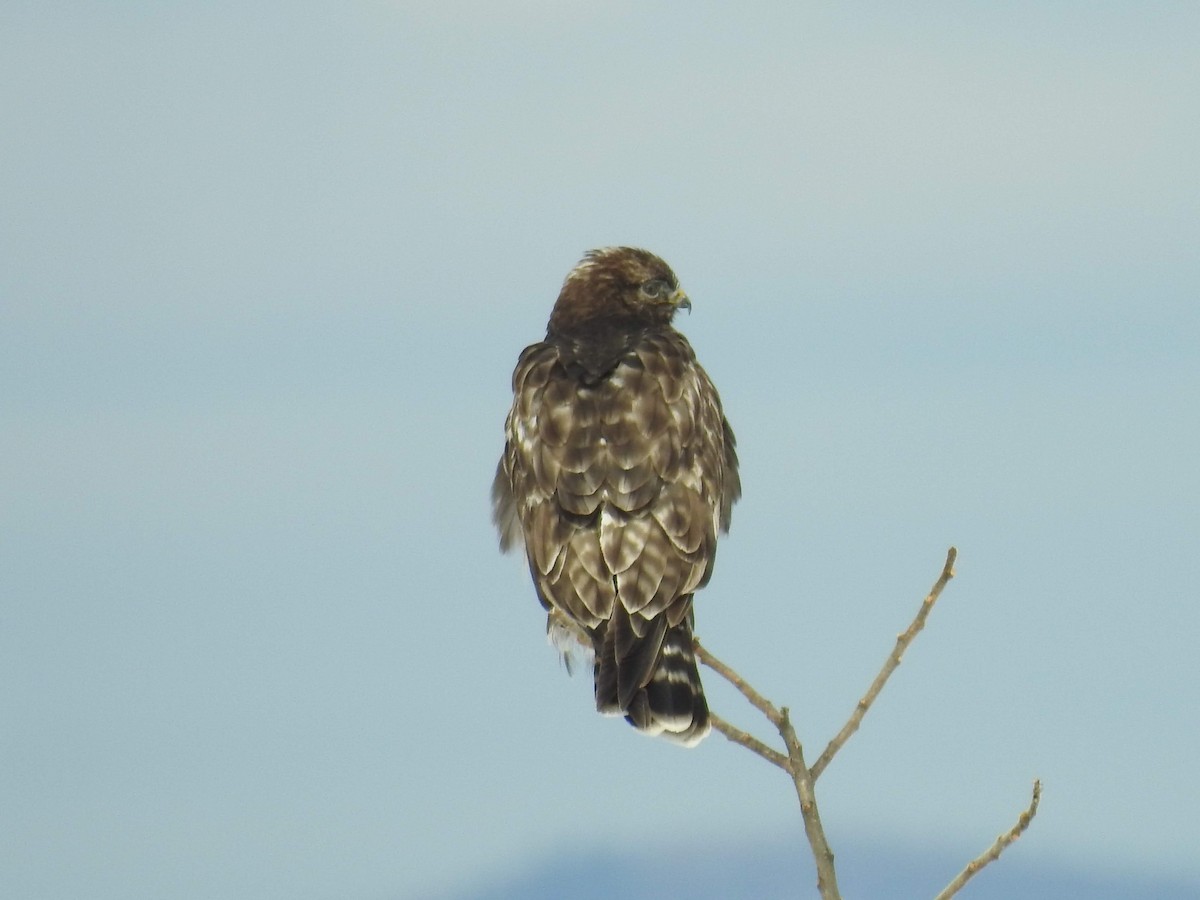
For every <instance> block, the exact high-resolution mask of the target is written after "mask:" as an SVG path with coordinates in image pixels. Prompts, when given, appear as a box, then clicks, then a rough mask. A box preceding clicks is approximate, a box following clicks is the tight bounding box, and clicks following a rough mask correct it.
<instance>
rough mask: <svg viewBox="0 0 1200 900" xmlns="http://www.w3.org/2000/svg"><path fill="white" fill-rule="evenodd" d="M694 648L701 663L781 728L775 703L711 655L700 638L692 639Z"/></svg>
mask: <svg viewBox="0 0 1200 900" xmlns="http://www.w3.org/2000/svg"><path fill="white" fill-rule="evenodd" d="M692 647H693V650H694V652H695V654H696V659H698V660H700V662H701V663H703V664H704V665H706V666H708V667H709V668H710V669H712V670H713V671H714V672H716V673H717V674H718V675H720V676H721V677H722V678H724V679H725V680H726V681H728V682H729V683H730V684H732V685H733V686H734V687H735V688H737V689H738V690H739V691H741V693H742V696H743V697H745V698H746V699H747V700H749V701H750V705H751V706H753V707H754V708H755V709H757V710H758V711H759V712H761V713H762V714H763V715H764V716H766V717H767V719H768V720H769V721H770V723H771V724H772V725H774V726H775V727H776V728H778V727H779V710H778V709H777V708H776V707H775V704H774V703H772V702H771V701H770V700H768V699H767V698H766V697H764V696H763V695H762V694H760V693H759V692H758V691H756V690H755V689H754V688H752V687H751V686H750V685H749V684H747V683H746V679H744V678H742V676H741V675H739V674H738V673H737V672H735V671H733V669H731V668H729V666H727V665H725V663H723V662H721V661H720V660H719V659H717V658H716V657H715V656H713V655H712V654H711V653H709V652H708V650H707V649H705V648H704V646H703V645H702V644H701V643H700V639H699V638H693V639H692Z"/></svg>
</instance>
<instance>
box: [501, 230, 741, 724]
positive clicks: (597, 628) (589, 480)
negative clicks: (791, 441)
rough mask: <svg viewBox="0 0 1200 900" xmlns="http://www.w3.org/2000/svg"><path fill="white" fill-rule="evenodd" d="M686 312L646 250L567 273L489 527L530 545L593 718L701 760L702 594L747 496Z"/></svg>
mask: <svg viewBox="0 0 1200 900" xmlns="http://www.w3.org/2000/svg"><path fill="white" fill-rule="evenodd" d="M681 308H682V309H688V310H690V309H691V302H690V301H689V300H688V297H687V295H686V294H685V293H684V292H683V291H682V290H681V289H680V287H679V282H678V280H677V279H676V278H675V273H674V272H672V271H671V269H670V267H669V266H668V265H667V264H666V263H665V262H663V261H662V260H661V259H659V258H658V257H657V256H655V255H654V254H652V253H648V252H647V251H645V250H638V249H634V248H632V247H607V248H603V249H600V250H592V251H590V252H589V253H587V254H586V255H585V256H584V257H583V259H582V260H581V261H580V262H579V264H578V265H577V266H575V268H574V269H572V270H571V271H570V273H569V274H568V275H567V277H566V280H565V281H564V282H563V286H562V290H561V291H560V292H559V295H558V301H557V302H556V303H555V304H554V310H553V311H552V312H551V314H550V322H549V324H548V326H547V328H546V339H545V340H544V341H539V342H538V343H536V344H532V345H531V346H529V347H526V348H525V350H524V351H523V352H522V353H521V356H520V358H519V359H518V361H517V367H516V370H515V371H514V372H513V380H512V385H513V405H512V409H511V411H510V412H509V414H508V419H507V421H506V423H505V437H506V441H505V447H504V454H503V455H502V456H501V458H500V464H499V466H498V467H497V470H496V480H495V483H494V485H493V488H492V515H493V519H494V520H495V523H496V527H497V528H498V529H499V531H500V547H501V549H502V550H508V549H511V548H513V547H516V546H518V545H519V544H520V543H521V542H522V541H523V542H524V545H525V555H526V558H527V559H528V562H529V570H530V572H531V574H532V575H533V584H534V588H535V589H536V591H537V595H538V599H539V600H540V601H541V603H542V606H544V607H545V608H546V610H547V612H548V614H549V615H548V620H547V630H548V632H549V634H550V637H551V639H552V641H553V642H554V643H555V644H556V645H558V646H559V647H560V649H561V648H563V647H564V646H566V645H568V644H570V643H572V642H578V643H579V644H582V645H583V647H584V648H585V650H587V651H589V652H590V653H591V654H592V656H593V674H594V677H595V689H596V708H597V709H598V710H599V711H600V712H601V713H604V714H607V715H624V716H625V718H626V719H627V720H628V721H629V722H630V723H631V724H632V725H633V726H634V727H636V728H638V729H639V730H641V731H644V732H646V733H648V734H661V735H663V736H664V737H667V738H670V739H672V740H675V741H678V742H679V743H683V744H686V745H689V746H690V745H694V744H695V743H697V742H698V741H700V739H701V738H703V737H704V736H705V735H706V734H707V733H708V731H709V727H710V726H709V720H708V704H707V703H706V702H705V699H704V689H703V687H702V686H701V684H700V675H699V672H698V671H697V669H696V659H695V655H694V654H693V650H692V622H693V613H692V596H693V592H695V591H696V590H697V589H699V588H702V587H704V585H706V584H707V583H708V580H709V578H710V577H711V576H712V570H713V560H714V558H715V557H716V552H717V534H718V532H724V531H726V530H728V528H729V520H730V510H731V508H732V506H733V504H734V501H736V500H737V499H738V497H739V496H740V495H741V482H740V479H739V477H738V461H737V453H736V451H735V449H734V438H733V431H732V430H731V429H730V427H729V422H728V421H727V420H726V419H725V414H724V412H723V411H722V408H721V400H720V398H719V397H718V396H717V390H716V388H715V387H713V384H712V382H711V381H710V380H709V378H708V375H707V374H706V373H705V371H704V370H703V369H702V368H700V365H699V363H697V362H696V355H695V353H694V352H693V351H692V348H691V345H690V344H688V342H687V339H686V338H684V336H683V335H682V334H680V333H679V332H678V331H676V330H675V329H674V328H673V327H672V325H671V320H672V318H673V317H674V315H675V312H676V311H677V310H679V309H681ZM568 659H569V656H568Z"/></svg>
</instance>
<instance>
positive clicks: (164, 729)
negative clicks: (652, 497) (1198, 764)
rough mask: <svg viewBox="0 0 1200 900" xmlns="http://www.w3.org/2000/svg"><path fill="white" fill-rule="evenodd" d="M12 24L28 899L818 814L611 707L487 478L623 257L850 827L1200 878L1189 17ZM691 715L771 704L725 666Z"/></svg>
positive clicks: (240, 13)
mask: <svg viewBox="0 0 1200 900" xmlns="http://www.w3.org/2000/svg"><path fill="white" fill-rule="evenodd" d="M1045 6H1047V4H1041V3H1016V4H962V3H950V2H942V3H926V4H918V5H911V4H903V5H901V4H882V3H865V4H854V5H844V4H837V5H835V4H821V5H812V4H800V5H795V6H792V5H789V6H787V7H785V6H784V5H783V4H750V5H746V4H741V5H739V6H738V8H737V10H736V11H734V9H733V7H732V6H727V5H725V4H716V3H699V4H689V5H688V6H687V7H686V8H685V7H683V6H681V5H667V4H632V3H608V4H598V3H586V4H585V3H572V2H549V0H525V2H520V3H514V4H504V5H501V4H490V3H484V2H477V3H453V2H450V3H421V4H413V3H402V2H400V3H386V2H369V3H338V4H332V3H331V4H318V3H286V4H285V3H274V4H255V5H253V8H252V9H248V8H246V7H245V5H244V4H232V3H224V4H204V5H198V4H186V5H185V4H170V3H166V4H150V3H111V4H71V3H64V4H46V3H21V2H9V3H5V4H4V5H3V7H0V120H2V121H3V127H2V129H0V159H2V160H3V165H0V196H2V198H3V200H2V202H0V384H3V390H2V391H0V421H2V422H3V427H2V429H0V723H2V724H0V831H3V832H4V834H3V839H2V840H0V893H2V894H4V895H5V896H12V897H38V898H78V897H82V896H87V897H89V898H123V900H125V898H138V897H147V898H150V897H155V898H157V897H174V898H193V897H194V898H208V897H234V898H242V897H245V898H251V897H253V898H275V897H277V898H305V897H311V898H318V897H334V896H336V897H356V898H384V897H387V898H410V897H419V896H423V895H426V894H428V893H430V892H432V891H435V890H452V889H454V888H455V887H456V886H462V885H468V884H471V883H479V882H480V881H481V880H486V879H489V878H498V877H502V876H503V875H504V874H505V873H509V872H512V871H515V870H517V869H519V868H521V867H523V866H526V865H529V864H531V863H533V862H535V861H536V860H538V859H542V858H545V857H546V856H547V855H551V854H553V853H555V852H556V851H558V850H560V849H561V850H563V851H565V850H566V849H569V848H577V847H581V846H594V845H601V844H612V845H617V846H623V845H629V846H642V847H644V846H647V845H650V846H653V845H655V844H661V845H663V846H676V845H678V844H679V843H680V842H681V841H685V840H688V839H690V838H696V839H704V840H709V839H711V838H712V837H713V836H714V835H719V834H721V833H729V832H732V833H734V834H736V835H738V836H739V837H740V838H742V839H746V838H752V837H753V836H754V835H756V834H763V835H767V834H778V833H779V832H781V831H783V832H787V831H794V832H795V833H796V835H797V840H799V823H798V816H797V813H796V809H795V800H794V798H793V797H792V796H791V795H790V790H789V787H788V784H787V782H786V781H785V780H783V779H782V777H781V776H779V775H778V774H777V773H776V772H774V771H772V770H770V769H768V768H767V767H766V766H765V765H764V764H763V763H761V762H760V761H759V760H757V759H754V758H752V757H750V756H749V755H748V754H746V753H745V752H744V751H742V750H739V749H737V748H734V747H731V746H729V745H728V744H727V743H726V742H725V741H724V740H723V739H721V738H720V737H719V736H716V737H713V738H712V739H710V740H708V741H706V742H705V743H704V744H703V745H702V746H701V747H700V748H698V749H696V750H695V751H691V752H689V751H685V750H681V749H680V748H678V747H675V746H672V745H669V744H666V743H663V742H655V741H651V740H647V739H644V738H642V737H639V736H638V735H637V734H635V733H634V732H633V731H632V730H631V729H629V728H627V727H625V726H624V725H622V724H621V723H619V722H615V721H611V720H605V719H602V718H600V717H598V716H596V715H595V714H594V712H592V710H591V700H590V687H589V685H588V684H587V680H586V679H578V678H577V679H568V678H566V677H565V676H564V675H563V673H562V672H561V669H560V666H559V664H558V662H557V660H556V658H555V656H554V654H553V653H552V651H551V650H550V649H549V648H548V647H547V646H546V645H545V643H544V639H543V636H542V628H543V617H542V613H541V611H540V609H539V607H538V605H537V603H536V601H535V599H534V597H533V593H532V589H531V588H530V586H529V584H528V578H527V574H526V573H525V571H524V570H523V565H522V564H521V563H520V562H519V561H517V560H515V559H511V558H504V557H501V556H499V555H498V553H497V551H496V548H495V539H494V535H493V533H492V530H491V525H490V523H489V521H488V513H489V509H488V488H489V483H490V479H491V475H492V469H493V466H494V462H495V459H496V457H497V455H498V453H499V451H500V447H501V440H502V437H501V425H502V421H503V418H504V414H505V411H506V408H507V405H508V398H509V380H508V379H509V374H510V372H511V368H512V365H513V363H514V361H515V359H516V356H517V354H518V352H519V351H520V350H521V348H522V347H523V346H524V345H525V344H526V343H529V342H531V341H533V340H536V339H537V338H539V337H540V336H541V333H542V330H543V328H544V323H545V318H546V316H547V314H548V312H549V309H550V306H551V304H552V303H553V300H554V296H555V294H556V291H557V287H558V284H559V282H560V281H561V279H562V277H563V275H564V274H565V273H566V271H567V270H568V269H569V268H570V267H571V266H572V265H573V264H574V262H575V261H576V260H577V259H578V257H579V255H580V254H581V253H582V252H583V251H584V250H586V249H588V248H589V247H593V246H598V245H604V244H612V243H628V244H636V245H642V246H645V247H647V248H649V249H651V250H653V251H655V252H657V253H659V254H660V255H662V256H663V257H664V258H666V259H667V260H668V261H669V262H670V263H671V264H672V266H673V267H674V268H675V270H676V272H677V273H678V274H679V276H680V278H681V281H682V283H683V285H684V286H685V287H686V289H687V290H688V292H689V294H690V295H691V297H692V298H693V301H694V304H695V309H694V311H693V313H692V314H691V315H690V316H689V317H685V318H684V319H683V320H682V323H681V327H682V328H683V330H684V331H685V332H686V333H687V334H688V336H689V337H690V338H691V339H692V342H693V344H694V346H695V347H696V349H697V351H698V353H699V355H700V357H701V360H702V361H703V363H704V364H705V366H706V367H707V369H708V370H709V372H710V374H711V375H712V376H713V378H714V380H715V381H716V383H717V385H718V386H719V387H720V389H721V391H722V395H723V397H724V400H725V405H726V409H727V412H728V415H729V418H730V420H731V421H732V423H733V425H734V428H735V430H736V432H737V435H738V439H739V448H740V450H741V455H742V459H743V481H744V485H745V496H744V499H743V501H742V503H741V504H740V505H739V506H738V507H737V509H736V511H735V516H734V524H733V531H732V534H731V536H730V538H729V540H728V541H726V542H725V543H724V544H723V546H722V551H721V558H720V561H719V564H718V566H717V571H716V575H715V577H714V579H713V582H712V584H711V585H710V586H709V588H708V589H706V590H705V592H704V593H703V595H702V596H701V597H700V598H699V600H698V603H697V623H698V631H699V633H700V634H701V636H702V637H703V638H704V639H705V641H706V643H707V644H708V645H709V646H710V647H711V649H713V650H714V651H715V652H717V653H718V654H720V655H722V656H723V657H725V658H727V660H728V661H729V662H731V663H733V664H734V665H736V666H738V667H739V668H740V669H742V670H743V672H744V673H745V674H746V675H747V676H748V677H750V678H751V679H752V680H753V681H754V682H755V683H756V684H757V685H758V686H759V687H760V688H761V689H762V690H763V691H765V692H766V693H767V694H769V695H770V696H772V697H773V698H775V699H777V700H778V701H780V702H785V703H789V704H790V705H791V706H792V709H793V714H794V717H795V719H796V722H797V723H798V725H799V728H800V732H801V736H802V737H803V738H804V739H805V740H806V741H807V743H808V746H809V747H810V748H811V750H810V752H813V751H815V750H819V749H820V747H821V746H823V744H824V742H825V741H826V740H827V739H828V737H829V736H830V735H831V734H832V733H833V732H834V731H836V729H837V728H838V727H839V725H840V724H841V722H842V721H843V720H844V718H845V716H846V715H847V714H848V713H849V711H850V710H851V708H852V707H853V704H854V702H855V701H856V700H857V699H858V697H859V695H860V694H861V692H862V690H863V689H864V688H865V686H866V684H867V683H868V681H869V680H870V678H871V676H872V675H873V674H874V671H875V670H876V669H877V667H878V665H879V663H880V662H881V661H882V658H883V656H884V654H885V653H886V652H887V650H888V648H889V647H890V645H891V642H892V639H893V637H894V635H895V633H896V632H897V631H898V630H899V629H901V628H902V627H903V626H904V625H905V624H906V622H907V621H908V619H909V617H910V616H911V615H912V613H913V612H914V611H915V608H916V604H917V603H918V602H919V600H920V598H921V596H922V595H923V594H924V592H925V590H926V589H927V588H928V586H929V584H930V583H931V582H932V581H933V579H934V577H935V576H936V574H937V572H938V570H939V568H940V566H941V563H942V559H943V557H944V554H945V550H946V548H947V546H949V545H950V544H951V543H954V544H956V545H957V546H958V547H959V549H960V554H961V555H960V563H959V578H958V579H957V580H956V581H955V582H954V583H953V584H952V585H951V587H950V588H949V590H948V592H947V595H946V597H945V599H944V605H943V606H942V607H940V608H939V609H938V610H937V612H936V614H935V616H934V617H933V619H932V620H931V622H930V626H929V628H928V630H927V632H926V633H925V634H924V635H923V636H922V637H921V639H920V641H919V643H918V644H917V645H916V646H915V647H914V648H913V650H912V651H911V653H910V656H909V657H908V658H907V659H906V661H905V664H904V665H903V666H902V667H901V670H900V671H899V672H898V674H897V676H896V678H895V680H894V682H893V683H892V684H891V685H890V686H889V688H888V690H887V693H886V694H885V695H884V697H883V700H882V701H881V702H880V704H879V705H878V707H877V708H876V709H875V710H874V711H873V712H872V713H871V716H870V717H869V719H868V720H867V723H866V725H865V727H864V728H863V730H862V732H861V733H860V734H859V736H858V737H856V738H855V740H854V741H853V743H852V744H851V745H850V746H849V747H848V748H847V749H846V751H845V752H844V754H843V755H842V756H841V757H840V758H839V759H838V760H837V762H836V764H835V765H834V766H833V767H832V768H831V769H830V770H829V772H828V774H827V775H826V776H825V777H824V778H823V779H822V780H821V782H820V788H821V799H822V803H823V810H824V813H825V818H826V826H827V829H828V831H829V833H830V839H831V841H832V842H833V843H834V847H835V850H836V849H837V846H838V839H839V837H841V838H843V839H844V840H850V839H851V838H854V839H860V838H864V839H865V838H871V839H880V840H888V839H891V838H897V839H898V838H901V837H903V838H905V839H911V838H912V837H914V836H917V837H918V838H919V839H920V840H921V841H922V842H924V843H928V844H929V845H936V846H944V847H946V848H948V849H950V850H954V851H957V850H960V849H961V851H962V853H963V854H964V858H965V855H966V854H967V853H968V852H972V853H973V852H975V851H977V850H978V849H980V848H982V846H984V845H985V844H986V843H987V841H989V840H990V839H991V838H992V837H993V836H994V835H995V834H996V833H997V831H999V830H1000V829H1001V828H1002V827H1004V826H1005V825H1006V824H1007V823H1008V822H1009V821H1010V820H1011V819H1012V817H1013V815H1015V813H1016V811H1017V810H1018V809H1019V808H1020V807H1021V806H1022V805H1023V804H1024V803H1025V802H1026V799H1027V793H1028V789H1029V785H1030V782H1031V781H1032V779H1033V778H1034V777H1040V778H1042V779H1043V781H1044V783H1045V791H1046V792H1045V798H1044V801H1043V809H1042V813H1041V815H1040V816H1039V818H1038V820H1037V822H1036V823H1035V826H1034V828H1033V829H1032V830H1031V832H1030V834H1029V836H1028V837H1027V839H1026V840H1023V841H1022V843H1021V845H1020V847H1019V852H1020V853H1022V854H1025V855H1026V858H1027V859H1036V858H1041V859H1045V860H1053V861H1055V862H1064V861H1065V862H1068V863H1072V864H1078V865H1080V866H1085V867H1089V868H1091V869H1093V870H1096V871H1100V872H1103V871H1114V872H1116V871H1122V872H1158V873H1166V874H1171V875H1174V876H1179V877H1183V878H1193V879H1200V865H1198V864H1197V861H1196V853H1195V848H1196V846H1197V845H1198V843H1200V831H1198V829H1197V826H1196V820H1195V810H1196V808H1197V805H1198V804H1200V783H1198V779H1197V776H1196V773H1195V757H1196V748H1197V746H1198V745H1200V737H1198V735H1197V728H1196V723H1195V719H1196V712H1197V710H1200V662H1198V658H1200V657H1198V654H1197V651H1196V642H1197V638H1198V637H1200V604H1198V602H1197V601H1198V599H1200V598H1198V596H1197V594H1198V588H1197V585H1200V563H1198V561H1197V549H1198V547H1200V467H1198V466H1197V462H1196V460H1197V457H1198V447H1200V416H1198V415H1197V409H1198V408H1200V362H1198V360H1197V347H1198V346H1200V303H1198V294H1200V253H1197V249H1196V248H1197V246H1200V178H1198V176H1197V166H1196V160H1198V159H1200V112H1198V111H1200V55H1198V54H1197V53H1196V47H1197V45H1198V40H1200V7H1197V6H1196V5H1195V4H1191V3H1164V4H1153V5H1145V4H1140V3H1106V4H1096V3H1073V2H1063V3H1055V4H1050V5H1049V6H1051V7H1052V8H1051V9H1045V8H1043V7H1045ZM706 683H707V684H708V685H709V694H710V698H711V700H712V702H713V705H714V706H715V707H716V708H717V710H718V711H720V712H722V713H725V714H728V715H729V716H730V717H731V718H733V719H734V720H735V721H738V722H740V723H741V724H744V725H753V726H755V727H758V726H757V722H755V720H754V718H753V717H752V716H750V715H749V714H748V713H746V711H745V710H744V709H743V707H742V706H741V705H740V703H739V701H738V700H737V699H736V698H735V697H732V696H731V695H730V693H729V691H727V690H724V689H723V688H722V686H720V685H719V684H717V679H716V678H714V677H712V676H711V675H709V676H708V677H707V678H706Z"/></svg>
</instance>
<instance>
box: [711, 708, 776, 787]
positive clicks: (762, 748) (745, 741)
mask: <svg viewBox="0 0 1200 900" xmlns="http://www.w3.org/2000/svg"><path fill="white" fill-rule="evenodd" d="M708 720H709V721H710V722H712V726H713V728H715V729H717V731H719V732H721V734H723V735H725V737H727V738H728V739H729V740H731V741H733V742H734V743H735V744H741V745H742V746H743V747H745V748H746V749H747V750H750V751H752V752H754V753H757V754H758V755H759V756H761V757H762V758H763V759H765V760H766V761H767V762H769V763H771V765H774V766H779V768H781V769H783V771H785V772H787V773H788V774H789V775H790V774H791V769H790V768H789V767H788V758H787V757H786V756H784V755H783V754H782V753H780V752H779V751H778V750H772V749H771V748H770V747H768V746H767V745H766V744H764V743H763V742H762V741H760V740H759V739H758V738H756V737H754V735H752V734H748V733H747V732H745V731H742V729H740V728H736V727H734V726H733V725H730V724H729V723H728V722H726V721H725V720H724V719H722V718H721V717H720V716H718V715H717V714H716V713H714V712H710V713H709V714H708Z"/></svg>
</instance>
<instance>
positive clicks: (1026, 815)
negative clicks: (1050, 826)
mask: <svg viewBox="0 0 1200 900" xmlns="http://www.w3.org/2000/svg"><path fill="white" fill-rule="evenodd" d="M1041 799H1042V783H1041V782H1040V781H1035V782H1034V783H1033V799H1032V800H1031V801H1030V802H1029V808H1028V809H1026V810H1025V811H1024V812H1023V813H1021V815H1019V816H1018V817H1017V824H1016V825H1014V826H1013V827H1012V828H1010V829H1009V830H1008V831H1006V832H1005V833H1004V834H1002V835H1000V836H999V837H998V838H996V840H995V842H994V843H993V844H992V846H990V847H988V848H987V849H986V850H984V851H983V852H982V853H980V854H979V855H978V856H977V857H975V858H974V859H973V860H971V861H970V862H969V863H967V866H966V868H965V869H963V870H962V871H961V872H959V873H958V875H956V876H955V878H954V880H953V881H951V882H950V883H949V884H948V885H946V887H945V889H944V890H943V891H942V892H941V893H940V894H938V895H937V896H936V897H935V898H934V900H950V898H951V897H953V896H954V895H955V894H957V893H958V892H959V891H960V890H961V889H962V887H963V885H965V884H966V883H967V882H968V881H970V880H971V879H972V878H974V877H975V876H976V875H977V874H978V873H979V871H980V870H981V869H982V868H983V867H984V866H986V865H987V864H988V863H991V862H995V861H996V860H997V859H999V858H1000V854H1001V853H1003V852H1004V850H1005V848H1007V847H1008V845H1009V844H1011V843H1013V841H1015V840H1016V839H1017V838H1019V837H1020V836H1021V835H1022V834H1024V832H1025V829H1026V828H1028V827H1029V823H1030V822H1032V821H1033V817H1034V816H1036V815H1037V810H1038V803H1039V802H1041Z"/></svg>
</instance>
